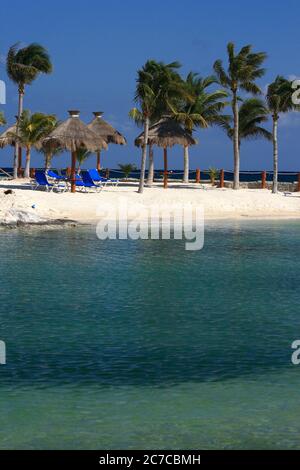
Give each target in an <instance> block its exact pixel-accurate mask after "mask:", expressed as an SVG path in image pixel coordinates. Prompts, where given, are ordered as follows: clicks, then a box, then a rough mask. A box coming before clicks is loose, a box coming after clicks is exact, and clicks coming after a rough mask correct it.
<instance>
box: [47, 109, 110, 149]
mask: <svg viewBox="0 0 300 470" xmlns="http://www.w3.org/2000/svg"><path fill="white" fill-rule="evenodd" d="M69 114H70V117H69V119H67V120H66V121H64V122H62V123H61V124H60V125H58V126H57V127H56V129H54V130H53V131H52V132H51V134H49V135H48V136H47V137H46V138H45V139H44V140H43V141H42V144H43V146H45V147H52V148H57V147H60V148H62V149H66V150H70V151H71V152H76V150H78V149H79V148H86V149H87V150H89V151H91V152H95V151H97V150H101V149H106V148H107V143H106V142H105V140H104V139H103V138H102V137H100V136H98V135H97V134H95V132H93V131H92V130H91V129H89V128H88V127H87V126H86V124H84V122H82V121H81V120H80V119H79V111H69Z"/></svg>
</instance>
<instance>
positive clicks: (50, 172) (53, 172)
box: [47, 170, 66, 181]
mask: <svg viewBox="0 0 300 470" xmlns="http://www.w3.org/2000/svg"><path fill="white" fill-rule="evenodd" d="M47 176H49V178H54V179H56V180H60V181H62V180H65V179H66V178H65V177H64V176H61V175H59V174H58V173H56V172H55V171H53V170H48V171H47Z"/></svg>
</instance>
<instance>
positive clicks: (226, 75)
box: [214, 42, 267, 189]
mask: <svg viewBox="0 0 300 470" xmlns="http://www.w3.org/2000/svg"><path fill="white" fill-rule="evenodd" d="M227 54H228V70H227V71H225V69H224V67H223V63H222V61H221V60H217V61H216V62H215V63H214V71H215V73H216V74H217V77H218V80H219V83H220V84H221V85H222V86H223V87H224V88H226V89H227V90H228V91H229V92H230V94H231V97H232V102H231V106H232V112H233V122H234V135H233V151H234V185H233V187H234V189H239V172H240V153H239V105H238V102H239V96H238V93H239V90H244V91H246V92H247V93H252V94H254V95H258V94H260V93H261V90H260V88H259V87H258V85H257V84H256V83H255V81H256V80H257V79H258V78H261V77H262V76H263V75H264V74H265V69H263V68H262V67H261V66H262V64H263V62H264V61H265V59H266V57H267V56H266V54H265V53H264V52H257V53H254V52H252V46H251V45H247V46H244V47H242V49H241V50H240V51H239V53H238V54H236V53H235V45H234V44H233V43H232V42H230V43H228V45H227Z"/></svg>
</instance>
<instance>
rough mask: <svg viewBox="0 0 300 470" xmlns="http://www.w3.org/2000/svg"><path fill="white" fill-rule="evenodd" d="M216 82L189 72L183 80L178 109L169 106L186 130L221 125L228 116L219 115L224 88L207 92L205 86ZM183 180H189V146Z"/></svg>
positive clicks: (186, 150) (224, 94) (185, 153)
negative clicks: (183, 84)
mask: <svg viewBox="0 0 300 470" xmlns="http://www.w3.org/2000/svg"><path fill="white" fill-rule="evenodd" d="M215 83H217V79H216V78H215V77H214V76H208V77H206V78H202V77H200V76H199V75H198V74H197V73H194V72H190V73H189V74H188V76H187V78H186V81H185V87H186V95H185V97H183V98H182V99H181V100H180V101H179V102H178V104H179V109H178V110H177V109H176V107H175V108H174V107H172V106H171V111H172V113H173V116H174V117H175V118H176V119H177V120H178V121H180V122H182V123H183V125H184V127H185V129H186V131H187V132H190V133H191V134H192V132H193V131H194V129H195V127H199V128H207V127H209V126H211V125H214V124H215V125H222V123H223V122H226V119H227V118H228V117H227V116H225V115H223V116H222V115H221V114H220V113H221V111H222V110H223V109H224V107H225V106H226V105H227V103H226V102H225V101H224V98H227V97H228V93H227V92H226V91H224V90H216V91H213V92H208V91H207V88H208V87H210V86H211V85H213V84H215ZM183 182H184V183H188V182H189V148H188V146H185V147H184V172H183Z"/></svg>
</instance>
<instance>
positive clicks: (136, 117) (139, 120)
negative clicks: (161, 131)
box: [129, 108, 154, 186]
mask: <svg viewBox="0 0 300 470" xmlns="http://www.w3.org/2000/svg"><path fill="white" fill-rule="evenodd" d="M129 117H130V118H131V119H132V120H133V121H134V122H135V124H136V125H137V126H138V127H143V113H142V111H140V110H139V109H137V108H134V109H133V110H131V111H130V112H129ZM152 124H154V122H153V120H150V122H149V126H152ZM148 157H149V163H148V178H147V186H152V184H153V178H154V151H153V146H152V145H149V153H148Z"/></svg>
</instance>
